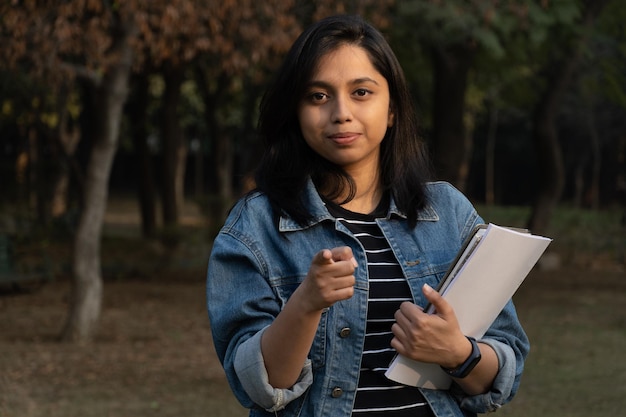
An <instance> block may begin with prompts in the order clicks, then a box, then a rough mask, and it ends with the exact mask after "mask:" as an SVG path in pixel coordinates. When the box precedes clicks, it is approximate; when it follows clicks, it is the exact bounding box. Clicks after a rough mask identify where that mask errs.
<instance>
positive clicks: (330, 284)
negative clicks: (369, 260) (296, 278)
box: [297, 246, 358, 312]
mask: <svg viewBox="0 0 626 417" xmlns="http://www.w3.org/2000/svg"><path fill="white" fill-rule="evenodd" d="M357 266H358V264H357V262H356V259H354V256H353V254H352V249H350V247H348V246H342V247H337V248H333V249H323V250H321V251H320V252H318V253H317V254H315V256H314V257H313V260H312V261H311V267H310V268H309V272H308V274H307V276H306V278H305V280H304V281H303V282H302V284H301V285H300V287H299V288H298V290H297V292H300V295H301V301H302V304H301V305H302V306H303V307H304V308H305V309H306V310H307V311H310V312H313V311H319V310H323V309H325V308H327V307H330V306H331V305H333V304H334V303H336V302H337V301H341V300H346V299H348V298H350V297H352V294H354V283H355V278H354V271H355V269H356V268H357Z"/></svg>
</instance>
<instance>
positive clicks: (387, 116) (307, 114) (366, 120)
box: [298, 45, 393, 174]
mask: <svg viewBox="0 0 626 417" xmlns="http://www.w3.org/2000/svg"><path fill="white" fill-rule="evenodd" d="M298 120H299V122H300V129H301V130H302V134H303V136H304V139H305V141H306V142H307V144H308V145H309V146H310V147H311V148H312V149H313V150H314V151H315V152H317V153H318V154H319V155H321V156H322V157H324V158H326V159H327V160H329V161H331V162H333V163H335V164H336V165H339V166H341V167H342V168H343V169H344V170H345V171H346V172H349V173H353V174H355V173H356V172H355V171H358V170H361V169H368V170H374V171H372V172H376V170H377V169H378V165H379V154H380V144H381V142H382V140H383V138H384V137H385V133H386V131H387V128H388V127H390V126H391V125H392V124H393V114H392V113H391V111H390V100H389V86H388V84H387V80H386V79H385V77H383V76H382V75H381V74H380V73H379V72H378V71H377V70H376V69H375V68H374V66H373V65H372V63H371V61H370V59H369V56H368V55H367V53H366V51H365V50H364V49H363V48H361V47H359V46H354V45H343V46H340V47H339V48H337V49H336V50H334V51H333V52H330V53H328V54H327V55H325V56H324V57H322V59H321V60H320V62H319V64H318V66H317V69H316V70H315V71H314V72H313V74H312V77H311V80H310V82H309V83H308V85H307V86H306V89H305V95H304V97H303V98H302V99H301V101H300V104H299V106H298Z"/></svg>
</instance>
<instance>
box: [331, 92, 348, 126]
mask: <svg viewBox="0 0 626 417" xmlns="http://www.w3.org/2000/svg"><path fill="white" fill-rule="evenodd" d="M333 104H334V105H333V109H332V121H333V122H334V123H345V122H349V121H350V120H352V110H351V109H350V99H349V98H347V97H343V96H341V95H338V96H336V97H335V99H334V100H333Z"/></svg>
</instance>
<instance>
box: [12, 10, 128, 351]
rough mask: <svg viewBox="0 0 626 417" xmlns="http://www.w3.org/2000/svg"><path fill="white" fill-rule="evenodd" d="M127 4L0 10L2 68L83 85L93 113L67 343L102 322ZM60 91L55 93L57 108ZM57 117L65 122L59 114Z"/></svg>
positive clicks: (124, 87) (124, 83)
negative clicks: (103, 260)
mask: <svg viewBox="0 0 626 417" xmlns="http://www.w3.org/2000/svg"><path fill="white" fill-rule="evenodd" d="M132 5H133V2H125V3H124V4H121V3H117V2H113V3H102V2H98V1H71V2H61V3H59V4H57V5H55V6H53V5H41V4H39V3H38V2H34V1H24V2H17V1H14V2H12V4H6V3H5V4H3V5H2V10H1V16H2V24H3V30H2V34H3V37H4V38H5V40H6V41H7V42H6V43H3V44H4V45H7V47H6V49H5V50H4V54H5V58H7V61H6V62H7V64H8V65H10V66H11V65H12V66H16V65H20V64H21V65H24V66H26V67H27V68H28V69H29V70H30V73H31V74H32V75H33V76H36V77H40V78H42V79H44V80H46V81H47V82H48V83H50V84H51V85H53V86H59V87H66V86H67V85H69V84H68V82H70V81H71V80H72V79H74V78H76V77H78V78H81V79H83V80H85V81H86V82H87V83H88V84H89V85H90V89H89V90H90V92H91V94H90V98H91V99H92V100H93V101H92V102H91V103H90V105H92V106H93V107H94V108H96V109H98V111H97V112H94V113H93V115H94V126H92V128H93V129H92V130H91V132H90V133H91V135H90V139H91V156H90V160H89V164H88V166H87V171H86V175H85V183H84V190H83V191H84V200H83V207H82V212H81V216H80V220H79V224H78V229H77V231H76V235H75V243H74V256H73V263H72V271H73V274H72V275H73V286H72V299H71V302H70V312H69V315H68V318H67V322H66V324H65V327H64V330H63V334H62V337H63V339H65V340H68V341H76V342H84V341H89V340H91V339H92V338H93V335H94V332H95V330H96V328H97V322H98V319H99V317H100V311H101V304H102V277H101V268H100V237H101V232H102V224H103V219H104V211H105V208H106V202H107V195H108V178H109V174H110V170H111V166H112V162H113V157H114V155H115V151H116V149H117V143H118V136H119V135H118V133H119V127H120V120H121V117H122V107H123V104H124V101H125V99H126V96H127V91H128V79H129V76H130V71H131V67H132V61H133V49H132V44H131V40H132V38H133V33H134V24H133V20H132V19H131V18H130V17H131V13H130V11H132V9H131V8H130V6H132ZM66 91H69V90H68V89H60V88H59V89H57V93H59V97H61V99H60V100H61V101H60V102H61V103H63V100H65V99H64V97H66V96H67V93H66ZM64 93H65V94H64ZM62 107H65V106H62ZM59 114H60V115H61V119H63V117H64V116H63V115H64V114H65V111H64V110H62V111H61V112H60V113H59ZM63 124H64V123H63V122H62V123H61V124H60V125H63ZM68 142H71V141H68Z"/></svg>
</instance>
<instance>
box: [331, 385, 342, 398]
mask: <svg viewBox="0 0 626 417" xmlns="http://www.w3.org/2000/svg"><path fill="white" fill-rule="evenodd" d="M342 394H343V390H342V389H341V388H339V387H335V388H333V392H332V393H331V394H330V395H331V396H332V397H333V398H339V397H341V395H342Z"/></svg>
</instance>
